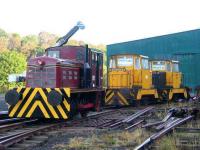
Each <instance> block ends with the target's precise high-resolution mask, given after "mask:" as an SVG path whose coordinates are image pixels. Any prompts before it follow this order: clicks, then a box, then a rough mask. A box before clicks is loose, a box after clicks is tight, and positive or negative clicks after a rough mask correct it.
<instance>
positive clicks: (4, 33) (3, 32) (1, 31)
mask: <svg viewBox="0 0 200 150" xmlns="http://www.w3.org/2000/svg"><path fill="white" fill-rule="evenodd" d="M0 37H8V34H7V33H6V31H4V30H3V29H0Z"/></svg>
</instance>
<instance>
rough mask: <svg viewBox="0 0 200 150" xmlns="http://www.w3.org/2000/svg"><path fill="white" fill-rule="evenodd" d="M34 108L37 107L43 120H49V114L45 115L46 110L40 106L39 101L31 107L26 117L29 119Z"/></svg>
mask: <svg viewBox="0 0 200 150" xmlns="http://www.w3.org/2000/svg"><path fill="white" fill-rule="evenodd" d="M36 107H39V108H40V110H41V111H42V113H43V115H44V117H45V118H50V116H49V114H48V113H47V111H46V109H45V108H44V106H43V105H42V102H41V101H36V102H35V103H34V104H33V106H32V107H31V109H30V110H29V112H28V113H27V115H26V117H30V116H31V115H32V114H33V112H34V110H35V109H36Z"/></svg>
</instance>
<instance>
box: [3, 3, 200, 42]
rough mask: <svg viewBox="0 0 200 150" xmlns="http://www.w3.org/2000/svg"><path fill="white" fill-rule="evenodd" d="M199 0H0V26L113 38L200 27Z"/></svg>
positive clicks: (26, 31) (24, 32)
mask: <svg viewBox="0 0 200 150" xmlns="http://www.w3.org/2000/svg"><path fill="white" fill-rule="evenodd" d="M199 6H200V1H199V0H0V28H2V29H4V30H5V31H6V32H10V33H19V34H21V35H23V36H24V35H28V34H38V33H39V32H41V31H47V32H50V33H54V34H57V35H59V36H62V35H64V34H66V33H67V32H68V31H69V30H70V29H71V28H72V27H73V26H74V25H75V24H76V22H77V21H82V22H83V23H84V24H85V26H86V28H85V29H84V30H81V31H78V32H77V33H76V34H75V35H74V36H73V37H72V39H76V40H82V41H85V42H87V43H94V44H101V43H102V44H112V43H119V42H125V41H132V40H137V39H142V38H148V37H153V36H158V35H164V34H169V33H176V32H181V31H187V30H192V29H199V28H200V9H199Z"/></svg>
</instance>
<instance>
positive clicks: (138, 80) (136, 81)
mask: <svg viewBox="0 0 200 150" xmlns="http://www.w3.org/2000/svg"><path fill="white" fill-rule="evenodd" d="M134 60H135V63H134V70H133V76H132V77H133V85H134V86H142V70H141V59H140V57H139V56H134Z"/></svg>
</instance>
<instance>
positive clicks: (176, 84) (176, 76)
mask: <svg viewBox="0 0 200 150" xmlns="http://www.w3.org/2000/svg"><path fill="white" fill-rule="evenodd" d="M181 77H182V75H181V73H180V72H179V64H178V62H172V80H173V88H180V86H181Z"/></svg>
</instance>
